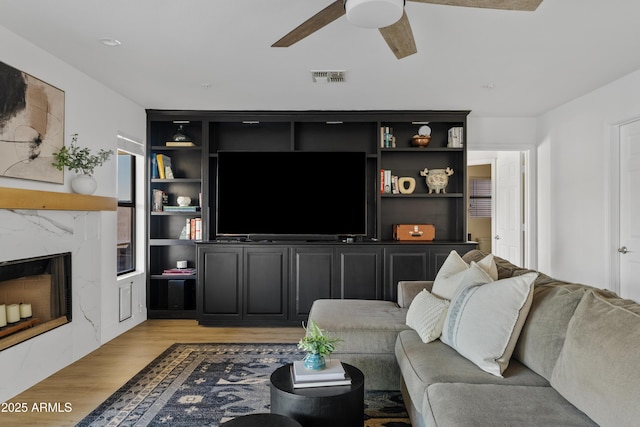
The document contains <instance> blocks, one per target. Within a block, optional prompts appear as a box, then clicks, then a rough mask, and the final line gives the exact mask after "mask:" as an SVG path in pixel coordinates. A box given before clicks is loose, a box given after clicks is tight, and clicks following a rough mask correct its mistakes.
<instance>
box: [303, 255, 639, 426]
mask: <svg viewBox="0 0 640 427" xmlns="http://www.w3.org/2000/svg"><path fill="white" fill-rule="evenodd" d="M484 256H485V254H483V253H481V252H480V251H477V250H474V251H471V252H469V253H467V254H466V255H465V256H464V257H463V258H462V259H463V260H464V261H466V262H467V263H471V262H472V261H474V262H478V261H479V260H480V259H482V258H483V257H484ZM494 260H495V263H496V266H497V274H498V280H501V279H506V278H510V277H515V276H519V275H523V274H526V273H528V272H530V270H526V269H522V268H519V267H517V266H515V265H513V264H511V263H509V262H507V261H505V260H503V259H500V258H498V257H494ZM432 284H433V283H432V282H422V281H421V282H400V283H399V284H398V302H397V303H395V302H390V301H365V300H317V301H316V302H314V304H313V306H312V309H311V313H310V315H309V317H310V319H313V320H314V321H315V322H316V323H318V325H320V326H321V327H322V328H323V329H326V330H328V331H329V332H330V333H331V334H332V335H333V336H337V337H339V338H341V339H342V340H343V342H342V343H341V344H340V346H339V348H338V351H337V352H336V353H334V357H336V358H339V359H340V360H342V361H345V362H347V363H351V364H353V365H355V366H357V367H359V368H360V369H361V370H362V371H363V372H364V374H365V387H366V388H367V389H369V390H401V391H402V394H403V397H404V400H405V405H406V407H407V409H408V411H409V413H410V417H411V421H412V424H413V425H414V426H415V427H418V426H456V427H458V426H496V425H502V426H590V425H603V426H615V427H619V426H637V425H640V305H639V304H636V303H634V302H633V301H629V300H624V299H622V298H619V297H618V296H617V295H615V294H614V293H612V292H610V291H607V290H602V289H597V288H592V287H589V286H585V285H580V284H575V283H567V282H563V281H559V280H555V279H552V278H550V277H548V276H546V275H544V274H539V275H538V276H537V278H536V280H535V282H534V285H533V299H532V301H531V306H530V309H529V312H528V316H527V317H526V321H525V323H524V326H523V327H522V330H521V332H520V334H519V337H518V341H517V344H516V346H515V349H514V351H513V354H512V357H511V359H510V361H509V364H508V367H507V368H506V370H505V371H504V372H503V373H502V376H498V375H494V374H491V373H488V372H485V371H484V370H481V369H480V368H479V367H478V366H477V365H476V364H474V363H473V362H471V361H470V360H468V359H467V358H465V357H463V356H461V355H460V354H459V353H458V352H457V351H456V350H455V349H454V348H452V347H450V346H449V345H447V344H445V343H443V342H442V341H441V340H440V339H436V340H435V341H431V342H428V343H425V342H423V340H422V339H421V338H420V336H419V335H418V333H417V332H416V331H415V330H413V329H411V328H410V327H408V326H407V325H406V315H407V311H408V308H409V307H410V304H411V302H412V301H413V299H414V297H415V296H416V295H418V293H420V292H421V291H422V290H423V289H427V290H431V286H432ZM490 315H491V313H487V316H490Z"/></svg>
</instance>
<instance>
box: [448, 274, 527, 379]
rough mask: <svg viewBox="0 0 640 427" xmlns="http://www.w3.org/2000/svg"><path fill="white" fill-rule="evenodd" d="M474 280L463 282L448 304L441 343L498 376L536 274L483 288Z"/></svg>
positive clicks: (524, 312) (510, 350)
mask: <svg viewBox="0 0 640 427" xmlns="http://www.w3.org/2000/svg"><path fill="white" fill-rule="evenodd" d="M471 265H472V267H473V266H474V265H475V264H474V263H472V264H471ZM470 271H471V269H470ZM476 277H477V275H476ZM476 277H472V276H469V277H467V278H465V282H463V284H462V286H461V287H460V289H459V290H458V292H457V293H456V296H455V297H454V299H453V300H452V301H451V305H450V306H449V311H448V314H447V318H446V320H445V324H444V328H443V332H442V338H441V340H442V341H443V342H444V343H446V344H448V345H450V346H451V347H453V348H455V349H456V350H457V351H458V352H459V353H460V354H461V355H463V356H464V357H466V358H468V359H469V360H471V361H472V362H473V363H475V364H476V365H478V367H480V368H481V369H483V370H485V371H486V372H489V373H491V374H493V375H498V376H500V375H502V372H503V371H504V370H505V369H506V367H507V365H508V364H509V360H510V359H511V354H512V353H513V349H514V347H515V345H516V342H517V339H518V336H519V335H520V331H521V330H522V326H523V325H524V322H525V320H526V318H527V314H528V312H529V308H530V306H531V301H532V295H533V282H534V280H535V279H536V277H537V273H527V274H524V275H522V276H517V277H512V278H509V279H502V280H497V281H495V282H491V283H487V284H482V283H479V281H478V279H477V278H476Z"/></svg>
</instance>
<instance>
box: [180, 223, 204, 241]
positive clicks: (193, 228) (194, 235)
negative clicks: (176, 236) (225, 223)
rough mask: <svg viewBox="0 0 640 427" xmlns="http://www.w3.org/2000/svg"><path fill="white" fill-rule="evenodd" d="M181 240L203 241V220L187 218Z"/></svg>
mask: <svg viewBox="0 0 640 427" xmlns="http://www.w3.org/2000/svg"><path fill="white" fill-rule="evenodd" d="M180 240H202V218H187V220H186V224H185V225H184V227H182V232H181V233H180Z"/></svg>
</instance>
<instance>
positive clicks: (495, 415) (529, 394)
mask: <svg viewBox="0 0 640 427" xmlns="http://www.w3.org/2000/svg"><path fill="white" fill-rule="evenodd" d="M422 413H423V414H425V418H427V417H428V418H431V419H432V420H434V421H436V422H435V423H434V424H433V425H437V426H439V427H459V426H505V427H507V426H508V427H511V426H530V427H533V426H539V427H548V426H563V427H568V426H576V427H585V426H595V425H596V424H595V423H594V422H593V421H592V420H590V419H589V417H587V416H586V415H585V414H584V413H582V412H580V411H579V410H578V409H576V408H575V407H574V406H573V405H571V404H570V403H569V402H567V401H566V400H565V399H563V398H562V396H560V395H559V394H558V392H557V391H555V390H554V389H553V388H551V387H531V386H519V385H496V384H460V383H453V384H445V383H440V384H433V385H431V386H429V387H428V388H427V396H426V398H425V400H424V402H423V410H422ZM427 425H429V423H427Z"/></svg>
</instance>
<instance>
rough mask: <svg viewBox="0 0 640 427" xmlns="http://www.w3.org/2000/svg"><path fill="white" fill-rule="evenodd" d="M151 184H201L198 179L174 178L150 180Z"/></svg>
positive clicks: (200, 180)
mask: <svg viewBox="0 0 640 427" xmlns="http://www.w3.org/2000/svg"><path fill="white" fill-rule="evenodd" d="M151 182H152V183H154V184H171V183H189V182H193V183H198V184H200V183H201V182H202V179H200V178H174V179H162V178H152V179H151Z"/></svg>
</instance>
